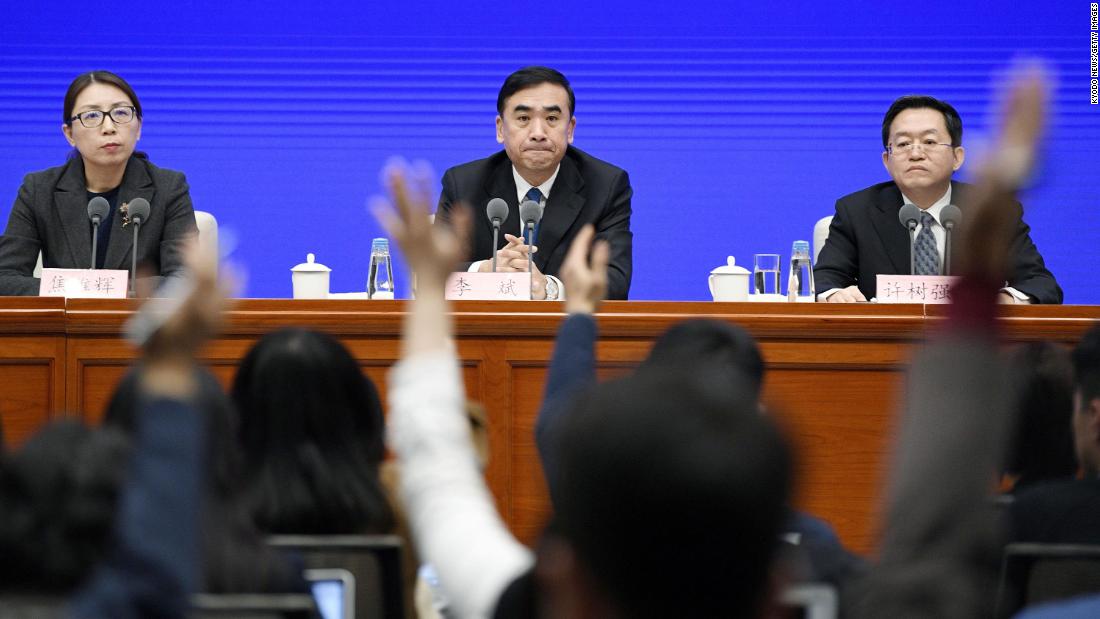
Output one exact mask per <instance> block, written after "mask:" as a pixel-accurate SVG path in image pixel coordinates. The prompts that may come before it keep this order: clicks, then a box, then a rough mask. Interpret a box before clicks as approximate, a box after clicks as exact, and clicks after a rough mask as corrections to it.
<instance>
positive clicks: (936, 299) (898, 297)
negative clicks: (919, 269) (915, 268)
mask: <svg viewBox="0 0 1100 619" xmlns="http://www.w3.org/2000/svg"><path fill="white" fill-rule="evenodd" d="M957 281H959V278H958V276H955V275H876V276H875V292H876V294H875V298H876V299H877V300H878V302H879V303H924V304H926V305H938V304H943V303H950V302H951V286H953V285H954V284H955V282H957Z"/></svg>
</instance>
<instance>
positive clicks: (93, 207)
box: [88, 196, 111, 269]
mask: <svg viewBox="0 0 1100 619" xmlns="http://www.w3.org/2000/svg"><path fill="white" fill-rule="evenodd" d="M110 211H111V203H110V202H108V201H107V199H106V198H104V197H103V196H96V197H94V198H92V199H91V200H89V201H88V219H90V220H91V222H92V266H90V267H88V268H91V269H94V268H95V258H96V253H97V250H98V249H99V246H98V243H99V224H101V223H102V222H103V218H104V217H106V216H107V213H109V212H110Z"/></svg>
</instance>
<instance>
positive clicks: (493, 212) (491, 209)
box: [485, 198, 509, 273]
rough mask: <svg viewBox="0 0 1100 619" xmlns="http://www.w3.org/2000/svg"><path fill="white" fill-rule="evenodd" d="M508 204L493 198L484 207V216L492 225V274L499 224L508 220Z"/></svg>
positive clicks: (498, 240)
mask: <svg viewBox="0 0 1100 619" xmlns="http://www.w3.org/2000/svg"><path fill="white" fill-rule="evenodd" d="M508 210H509V209H508V203H507V202H505V201H504V200H503V199H501V198H493V199H492V200H489V203H488V204H486V205H485V215H486V216H488V217H489V223H491V224H493V273H496V272H497V243H498V242H500V224H502V223H504V220H505V219H508Z"/></svg>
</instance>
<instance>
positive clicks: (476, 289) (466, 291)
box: [446, 272, 531, 301]
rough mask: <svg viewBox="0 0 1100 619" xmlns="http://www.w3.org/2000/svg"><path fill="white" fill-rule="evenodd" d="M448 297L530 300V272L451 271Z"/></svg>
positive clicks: (484, 299) (485, 299) (447, 289)
mask: <svg viewBox="0 0 1100 619" xmlns="http://www.w3.org/2000/svg"><path fill="white" fill-rule="evenodd" d="M446 296H447V299H449V300H452V301H529V300H531V275H530V274H529V273H466V272H459V273H451V276H450V277H448V278H447V288H446Z"/></svg>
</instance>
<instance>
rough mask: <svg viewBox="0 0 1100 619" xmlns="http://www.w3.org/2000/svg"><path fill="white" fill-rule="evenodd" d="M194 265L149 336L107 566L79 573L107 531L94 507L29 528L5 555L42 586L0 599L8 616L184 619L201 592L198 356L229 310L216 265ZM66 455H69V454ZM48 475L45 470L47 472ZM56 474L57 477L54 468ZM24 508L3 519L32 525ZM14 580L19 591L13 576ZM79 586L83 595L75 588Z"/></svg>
mask: <svg viewBox="0 0 1100 619" xmlns="http://www.w3.org/2000/svg"><path fill="white" fill-rule="evenodd" d="M189 265H190V266H191V268H192V270H193V273H194V274H193V275H192V276H191V277H192V279H191V282H190V284H191V292H190V294H188V295H187V296H186V298H185V299H184V301H183V302H182V303H181V304H180V305H179V306H178V307H177V308H176V309H175V310H174V311H173V312H172V313H170V314H169V315H167V316H166V317H163V318H164V319H163V321H162V322H161V323H160V326H159V328H156V329H155V330H154V331H153V332H152V333H151V334H149V335H148V337H146V338H145V339H144V343H143V347H142V348H143V359H142V369H141V376H140V379H139V382H140V385H139V390H140V396H139V404H138V409H139V411H140V412H139V414H138V415H136V418H135V422H136V438H135V440H134V447H133V453H132V458H131V461H130V464H129V469H130V470H129V475H128V477H127V478H126V482H125V486H124V488H123V491H122V495H121V499H120V502H119V505H118V510H117V517H116V520H115V522H114V525H113V526H112V527H111V529H112V530H113V536H112V539H111V540H110V541H109V542H108V544H107V545H106V558H105V559H104V560H102V561H100V562H99V564H98V565H97V566H95V567H93V568H92V569H91V570H90V574H78V573H76V572H75V571H73V570H72V568H73V567H74V566H79V565H81V561H82V559H83V558H84V557H87V556H88V553H87V552H86V551H87V546H90V545H94V544H95V543H96V542H95V539H94V534H95V533H96V531H97V530H98V526H99V525H97V524H96V523H98V522H100V518H99V517H97V514H100V515H101V514H102V509H101V508H99V509H87V508H88V507H94V505H95V504H94V503H91V502H85V503H83V505H81V503H80V502H79V501H73V502H70V503H69V507H68V508H67V509H66V510H65V511H66V512H68V515H64V514H58V513H51V514H48V515H45V516H44V520H39V521H38V522H33V521H30V522H28V520H27V519H26V518H24V519H22V521H21V524H22V527H23V531H24V533H25V536H26V537H25V538H24V539H20V540H13V539H11V538H5V539H4V540H3V541H2V542H0V544H4V547H3V548H0V556H3V563H4V568H5V569H6V570H10V571H9V574H16V573H18V570H19V569H20V567H22V569H23V572H24V573H25V574H27V575H33V576H37V577H38V578H39V580H38V581H37V582H33V583H32V582H27V581H24V582H22V583H20V586H19V587H18V590H17V591H15V592H11V591H9V592H7V593H5V594H4V595H3V596H2V597H0V614H5V615H13V614H14V615H16V616H26V613H35V614H34V615H33V616H38V617H60V616H66V617H79V618H89V619H92V618H95V619H100V618H103V617H111V618H112V619H129V618H135V619H136V618H139V617H142V618H143V617H169V618H174V617H183V616H185V614H186V612H187V609H188V606H189V595H190V594H191V593H193V592H195V591H196V590H197V585H198V573H199V557H198V538H199V534H198V528H199V513H200V506H201V504H202V500H201V491H200V488H201V481H200V479H201V475H200V466H201V465H200V463H201V461H202V452H203V442H204V441H203V437H202V422H201V417H200V416H199V415H198V414H197V413H196V411H195V407H194V399H195V397H196V393H197V390H198V389H197V384H196V381H195V362H194V354H195V351H196V350H197V349H198V347H199V346H200V345H202V343H203V342H205V340H206V339H207V337H208V336H209V335H211V334H213V333H214V331H215V330H216V329H217V327H218V325H219V323H220V318H221V312H222V306H223V304H224V301H225V296H224V294H223V292H222V291H221V289H220V288H219V287H218V285H217V282H216V275H215V273H216V270H215V267H214V266H213V265H208V264H205V263H203V262H201V260H200V258H199V254H198V252H194V253H193V254H191V255H190V256H189ZM74 427H75V426H71V425H70V426H69V427H68V429H62V430H60V431H57V430H54V432H60V433H55V434H54V435H53V436H55V437H60V438H61V439H62V440H63V438H64V435H65V433H72V432H75V433H79V432H84V430H81V429H80V428H77V429H75V430H73V429H72V428H74ZM100 432H106V431H100ZM49 436H50V433H49V431H47V432H46V433H45V434H44V435H42V436H41V438H40V439H38V438H36V439H32V440H31V442H30V443H28V445H27V447H28V448H30V449H29V451H27V452H26V456H27V457H28V458H30V460H33V459H34V458H33V457H32V456H34V455H35V453H38V454H43V453H48V451H49V450H50V449H52V448H53V447H54V446H55V445H54V444H51V442H50V441H53V440H58V439H50V438H48V437H49ZM95 442H96V441H95V439H93V440H92V441H89V442H87V443H85V444H84V445H83V446H80V447H77V448H75V449H74V450H73V452H75V453H76V454H77V456H78V457H79V456H80V451H81V450H82V449H87V448H88V447H90V446H91V445H94V443H95ZM66 457H67V458H71V457H72V453H69V454H66ZM42 464H45V465H49V462H48V460H47V461H45V462H42ZM50 469H51V467H50V466H46V467H44V468H43V469H41V470H50ZM52 469H53V470H59V469H57V467H56V466H53V467H52ZM11 472H12V470H10V469H8V467H6V466H5V467H4V470H3V474H2V476H3V483H4V484H5V486H6V485H7V484H8V483H9V482H11V481H12V479H13V478H12V477H9V476H8V475H9V473H11ZM92 473H93V472H92V471H77V472H75V474H72V475H65V474H59V475H56V476H53V478H52V484H51V483H45V484H40V485H39V486H37V487H39V488H41V489H43V490H44V491H45V494H33V495H23V496H22V497H21V500H22V501H25V502H33V501H37V500H41V499H42V498H43V496H46V497H49V496H55V495H56V494H57V493H58V492H59V491H60V492H65V491H69V492H74V493H77V494H79V493H80V488H82V487H86V486H87V485H88V482H89V481H90V480H91V479H94V478H95V477H96V475H94V474H92ZM85 475H87V477H85ZM7 489H8V488H7V487H6V490H7ZM9 496H10V495H9ZM103 498H104V497H100V499H101V500H100V505H101V506H102V505H105V502H104V501H103V500H102V499H103ZM81 507H83V508H84V509H81ZM18 508H19V506H16V505H12V504H11V503H9V502H8V501H5V503H4V504H3V505H2V506H0V510H2V511H0V513H2V514H3V516H4V517H5V518H7V517H10V516H12V515H18V514H20V513H23V514H31V518H32V519H33V518H34V516H33V514H34V511H35V510H34V509H26V510H23V511H22V512H21V511H20V510H19V509H18ZM74 508H76V509H75V510H74ZM66 518H71V519H72V520H70V522H84V524H86V525H95V526H88V527H87V528H86V529H85V530H83V531H81V530H79V528H75V529H74V528H69V529H66V528H65V527H63V526H61V525H58V524H57V523H56V522H55V521H57V520H62V521H64V520H66ZM10 524H11V523H10V522H9V523H7V524H6V525H5V529H6V530H11V529H10V528H7V526H8V525H10ZM58 534H60V535H58ZM84 536H87V537H86V538H85V537H84ZM80 541H83V542H84V543H83V544H81V543H80ZM12 545H14V551H12V550H13V549H12ZM82 546H83V547H82ZM20 549H23V551H20ZM26 550H31V551H32V552H26ZM35 550H36V551H37V552H33V551H35ZM17 562H18V563H17ZM5 580H6V581H7V582H11V580H8V579H5ZM13 580H16V582H18V580H17V577H16V578H15V579H13ZM74 585H75V586H76V587H78V588H77V589H76V590H75V591H74V590H73V589H72V587H73V586H74ZM15 594H49V595H51V596H53V597H54V599H56V600H62V599H66V598H67V599H68V602H69V603H68V605H67V608H64V609H62V608H60V606H59V605H58V604H50V603H48V602H43V601H42V600H41V599H36V598H30V599H26V598H25V599H24V600H20V599H19V596H18V595H15Z"/></svg>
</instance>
